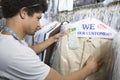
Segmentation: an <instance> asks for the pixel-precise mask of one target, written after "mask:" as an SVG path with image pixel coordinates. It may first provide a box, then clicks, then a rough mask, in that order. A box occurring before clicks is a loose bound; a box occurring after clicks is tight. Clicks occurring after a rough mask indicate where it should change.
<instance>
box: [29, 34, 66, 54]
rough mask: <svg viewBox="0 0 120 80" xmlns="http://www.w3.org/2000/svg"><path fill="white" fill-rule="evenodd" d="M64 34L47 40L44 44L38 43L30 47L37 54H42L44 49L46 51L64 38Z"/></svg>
mask: <svg viewBox="0 0 120 80" xmlns="http://www.w3.org/2000/svg"><path fill="white" fill-rule="evenodd" d="M63 35H64V34H61V33H58V34H56V35H54V36H52V37H50V38H48V39H47V40H45V41H44V42H41V43H38V44H36V45H33V46H30V47H31V48H32V49H33V50H34V51H35V52H36V53H40V52H42V51H43V50H44V49H46V48H47V47H48V46H50V45H51V44H53V43H55V42H57V41H58V38H59V37H62V36H63Z"/></svg>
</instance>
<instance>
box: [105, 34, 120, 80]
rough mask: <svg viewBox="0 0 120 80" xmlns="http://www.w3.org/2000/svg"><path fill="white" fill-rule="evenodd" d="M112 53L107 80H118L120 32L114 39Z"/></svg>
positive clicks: (119, 79)
mask: <svg viewBox="0 0 120 80" xmlns="http://www.w3.org/2000/svg"><path fill="white" fill-rule="evenodd" d="M112 51H113V53H114V54H113V56H112V58H113V60H112V66H111V70H110V72H109V77H108V78H109V79H107V80H120V68H119V67H120V32H119V33H118V34H117V35H116V36H115V37H114V40H113V43H112Z"/></svg>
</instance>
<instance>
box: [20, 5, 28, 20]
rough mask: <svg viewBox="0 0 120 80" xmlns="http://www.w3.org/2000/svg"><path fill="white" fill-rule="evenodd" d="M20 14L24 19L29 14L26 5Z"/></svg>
mask: <svg viewBox="0 0 120 80" xmlns="http://www.w3.org/2000/svg"><path fill="white" fill-rule="evenodd" d="M19 14H20V17H21V19H24V18H25V17H26V16H27V11H26V7H23V8H21V9H20V13H19Z"/></svg>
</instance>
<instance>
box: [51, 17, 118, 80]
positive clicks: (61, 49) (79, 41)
mask: <svg viewBox="0 0 120 80" xmlns="http://www.w3.org/2000/svg"><path fill="white" fill-rule="evenodd" d="M81 22H82V23H81ZM76 27H77V28H76ZM62 28H63V30H65V32H66V33H67V35H65V36H63V37H62V38H60V39H59V41H58V43H57V45H56V47H55V50H54V52H53V56H52V58H51V66H52V67H53V68H54V69H56V70H57V71H58V72H60V73H61V74H63V75H66V74H68V73H70V72H73V71H76V70H80V69H81V68H83V66H84V64H85V63H86V60H87V59H88V57H89V56H90V55H93V57H94V60H98V59H100V58H102V59H103V60H104V65H103V66H102V67H101V69H100V70H99V71H98V72H97V73H95V74H93V75H91V76H89V77H87V78H86V80H106V77H107V75H108V71H109V67H110V66H111V56H112V54H111V42H112V38H113V36H114V35H115V34H116V31H115V30H113V29H111V28H109V27H108V26H107V25H105V24H104V23H102V22H100V21H99V20H96V19H85V20H82V21H79V22H76V23H72V24H68V25H65V26H63V27H62ZM82 28H83V29H82ZM101 29H102V30H101ZM80 36H82V37H80ZM105 37H106V38H105Z"/></svg>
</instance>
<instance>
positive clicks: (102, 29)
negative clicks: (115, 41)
mask: <svg viewBox="0 0 120 80" xmlns="http://www.w3.org/2000/svg"><path fill="white" fill-rule="evenodd" d="M69 28H76V36H77V37H95V38H96V37H99V38H113V37H114V35H115V34H116V33H117V32H116V31H115V30H114V29H112V28H111V27H109V26H107V25H106V24H104V23H103V22H101V21H99V20H97V19H94V18H87V19H84V20H81V21H78V22H75V23H72V24H70V25H69ZM69 28H68V29H69Z"/></svg>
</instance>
